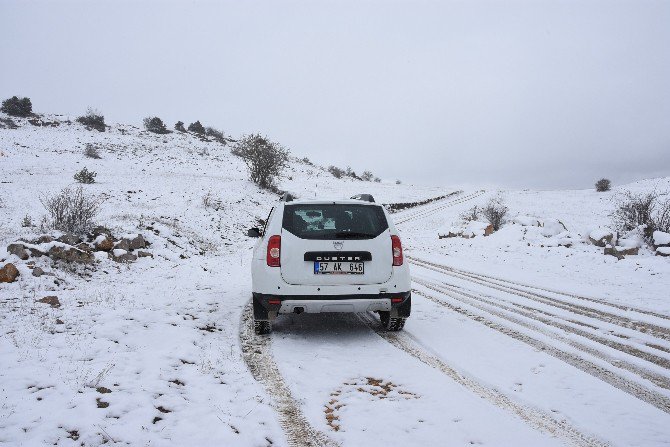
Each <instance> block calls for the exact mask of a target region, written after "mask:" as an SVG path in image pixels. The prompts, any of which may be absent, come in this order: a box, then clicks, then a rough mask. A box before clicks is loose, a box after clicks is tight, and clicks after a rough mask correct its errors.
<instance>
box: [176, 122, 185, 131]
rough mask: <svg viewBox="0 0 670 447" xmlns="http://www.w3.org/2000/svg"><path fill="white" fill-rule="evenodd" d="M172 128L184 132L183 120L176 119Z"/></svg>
mask: <svg viewBox="0 0 670 447" xmlns="http://www.w3.org/2000/svg"><path fill="white" fill-rule="evenodd" d="M174 129H175V130H176V131H178V132H186V128H185V127H184V122H183V121H177V122H176V123H175V125H174Z"/></svg>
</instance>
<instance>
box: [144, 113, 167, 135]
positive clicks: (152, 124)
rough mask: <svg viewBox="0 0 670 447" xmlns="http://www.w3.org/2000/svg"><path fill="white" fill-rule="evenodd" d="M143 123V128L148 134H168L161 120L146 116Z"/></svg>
mask: <svg viewBox="0 0 670 447" xmlns="http://www.w3.org/2000/svg"><path fill="white" fill-rule="evenodd" d="M143 122H144V128H145V129H146V130H148V131H149V132H153V133H159V134H163V133H170V131H169V130H168V129H167V127H165V123H163V120H162V119H160V118H159V117H157V116H148V117H146V118H144V121H143Z"/></svg>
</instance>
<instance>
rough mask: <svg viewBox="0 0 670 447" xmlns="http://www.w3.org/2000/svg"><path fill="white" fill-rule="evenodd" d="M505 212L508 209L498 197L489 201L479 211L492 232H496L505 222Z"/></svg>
mask: <svg viewBox="0 0 670 447" xmlns="http://www.w3.org/2000/svg"><path fill="white" fill-rule="evenodd" d="M507 211H509V209H508V208H507V206H505V204H504V203H503V201H502V199H500V198H499V197H498V198H495V199H491V200H490V201H489V203H488V204H487V205H486V206H485V207H484V208H482V209H481V213H482V215H483V216H484V217H485V218H486V220H488V222H489V223H490V224H491V225H493V230H494V231H498V230H499V229H500V226H501V225H502V224H503V222H504V221H505V216H506V215H507Z"/></svg>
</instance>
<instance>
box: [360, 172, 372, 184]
mask: <svg viewBox="0 0 670 447" xmlns="http://www.w3.org/2000/svg"><path fill="white" fill-rule="evenodd" d="M373 177H374V174H373V173H372V172H370V171H363V173H362V174H361V180H363V181H365V182H369V181H371V180H372V178H373Z"/></svg>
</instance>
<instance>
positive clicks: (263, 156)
mask: <svg viewBox="0 0 670 447" xmlns="http://www.w3.org/2000/svg"><path fill="white" fill-rule="evenodd" d="M236 149H237V152H238V153H239V155H240V156H241V157H242V158H243V159H244V162H245V163H246V165H247V168H248V169H249V178H250V179H251V181H252V182H254V183H256V184H257V185H258V186H260V187H261V188H264V189H274V188H275V181H276V179H277V177H279V176H280V175H281V172H282V171H283V170H284V168H285V167H286V165H287V163H288V155H289V152H288V150H287V149H285V148H284V147H282V146H281V145H280V144H278V143H275V142H273V141H270V140H269V139H268V138H267V137H264V136H261V135H260V134H252V135H244V136H243V137H242V139H241V140H240V141H239V142H238V143H237V145H236Z"/></svg>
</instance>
